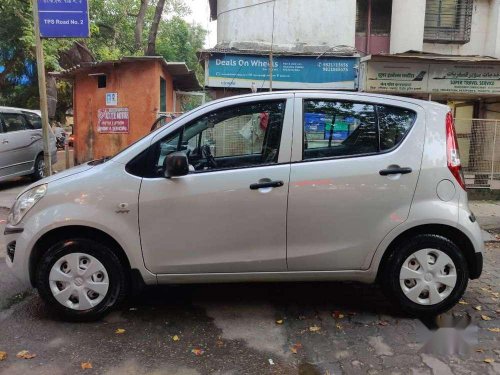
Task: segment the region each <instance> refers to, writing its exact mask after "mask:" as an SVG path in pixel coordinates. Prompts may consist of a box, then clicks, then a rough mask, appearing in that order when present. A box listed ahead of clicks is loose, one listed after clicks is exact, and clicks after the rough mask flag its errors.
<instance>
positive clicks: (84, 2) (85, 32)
mask: <svg viewBox="0 0 500 375" xmlns="http://www.w3.org/2000/svg"><path fill="white" fill-rule="evenodd" d="M37 1H38V17H39V20H40V36H41V37H42V38H88V37H89V36H90V30H89V10H88V0H37Z"/></svg>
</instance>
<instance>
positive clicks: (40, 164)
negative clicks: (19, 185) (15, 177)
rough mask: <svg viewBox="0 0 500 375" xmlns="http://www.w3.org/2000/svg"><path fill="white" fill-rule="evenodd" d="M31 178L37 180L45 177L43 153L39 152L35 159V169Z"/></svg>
mask: <svg viewBox="0 0 500 375" xmlns="http://www.w3.org/2000/svg"><path fill="white" fill-rule="evenodd" d="M32 177H33V180H34V181H38V180H41V179H42V178H44V177H45V160H44V159H43V154H39V155H38V156H37V157H36V159H35V170H34V171H33V174H32Z"/></svg>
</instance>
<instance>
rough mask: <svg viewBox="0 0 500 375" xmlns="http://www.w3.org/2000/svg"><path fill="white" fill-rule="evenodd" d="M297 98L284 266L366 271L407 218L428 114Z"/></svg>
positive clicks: (392, 103) (374, 103)
mask: <svg viewBox="0 0 500 375" xmlns="http://www.w3.org/2000/svg"><path fill="white" fill-rule="evenodd" d="M297 96H298V98H297V99H296V101H297V102H296V103H295V108H296V113H295V127H294V140H293V151H292V167H291V173H290V190H289V202H288V228H287V244H288V246H287V262H288V269H289V270H292V271H336V270H359V269H366V268H368V267H369V265H370V262H371V259H372V256H373V253H374V251H375V250H376V248H377V246H378V244H379V243H380V242H381V241H382V239H383V238H384V236H386V235H387V234H388V233H389V232H390V231H391V230H392V229H393V228H395V227H396V226H397V225H399V224H401V223H402V222H404V221H405V220H406V219H407V217H408V214H409V209H410V205H411V202H412V198H413V194H414V192H415V188H416V183H417V179H418V175H419V171H420V164H421V159H422V152H423V145H424V142H423V140H424V131H425V112H424V110H423V109H422V108H421V107H419V106H417V105H414V104H412V103H409V102H404V101H398V100H389V99H381V98H376V97H373V96H363V95H354V94H351V95H349V94H345V95H335V94H331V95H327V94H324V95H319V94H311V95H309V96H308V95H306V94H300V95H297Z"/></svg>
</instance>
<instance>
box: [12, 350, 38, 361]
mask: <svg viewBox="0 0 500 375" xmlns="http://www.w3.org/2000/svg"><path fill="white" fill-rule="evenodd" d="M16 357H17V358H20V359H31V358H35V357H36V354H34V353H30V352H29V351H27V350H21V351H20V352H19V353H17V354H16Z"/></svg>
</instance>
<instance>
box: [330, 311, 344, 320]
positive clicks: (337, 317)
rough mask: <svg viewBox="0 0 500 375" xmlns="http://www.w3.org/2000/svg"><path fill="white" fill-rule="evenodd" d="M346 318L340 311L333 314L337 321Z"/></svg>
mask: <svg viewBox="0 0 500 375" xmlns="http://www.w3.org/2000/svg"><path fill="white" fill-rule="evenodd" d="M344 316H345V315H344V314H342V313H341V312H340V311H334V312H333V317H334V318H335V319H342V318H343V317H344Z"/></svg>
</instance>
